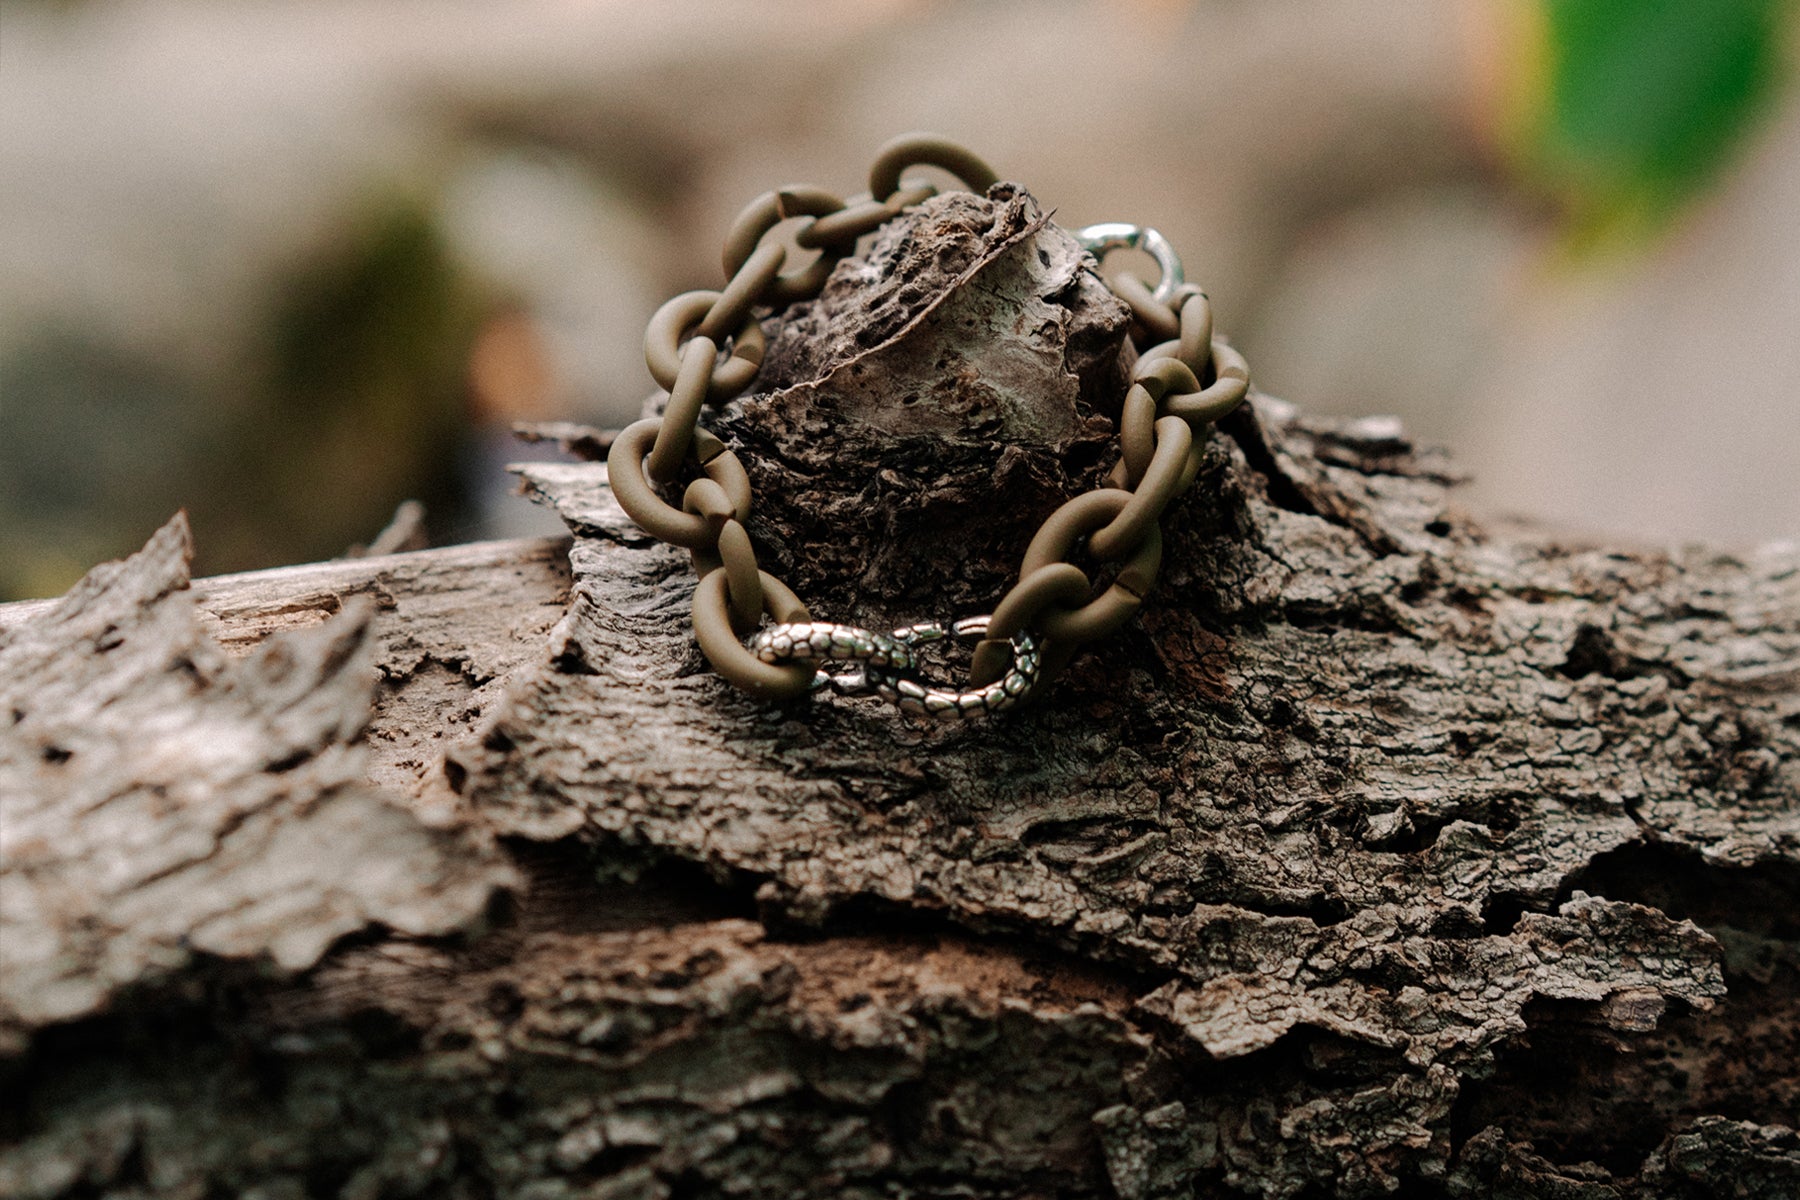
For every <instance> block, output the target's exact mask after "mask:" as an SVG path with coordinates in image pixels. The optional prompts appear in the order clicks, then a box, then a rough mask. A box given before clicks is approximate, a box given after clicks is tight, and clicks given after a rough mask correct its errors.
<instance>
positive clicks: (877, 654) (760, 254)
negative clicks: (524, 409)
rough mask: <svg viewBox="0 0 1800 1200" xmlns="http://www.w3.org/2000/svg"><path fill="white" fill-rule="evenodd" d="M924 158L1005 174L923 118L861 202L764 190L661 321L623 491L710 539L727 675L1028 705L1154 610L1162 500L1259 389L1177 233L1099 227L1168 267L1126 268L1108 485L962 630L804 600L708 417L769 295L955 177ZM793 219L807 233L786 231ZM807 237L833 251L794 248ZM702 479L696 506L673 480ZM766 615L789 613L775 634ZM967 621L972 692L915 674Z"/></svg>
mask: <svg viewBox="0 0 1800 1200" xmlns="http://www.w3.org/2000/svg"><path fill="white" fill-rule="evenodd" d="M914 167H934V168H937V169H939V170H942V171H946V172H948V173H949V174H951V175H953V176H955V177H956V178H957V179H958V180H959V181H961V183H962V184H963V185H964V186H965V187H968V188H969V189H971V190H973V191H976V192H983V191H986V190H987V188H988V187H989V186H991V185H992V184H993V183H994V182H995V180H996V178H997V177H996V175H995V174H994V172H993V170H992V168H990V167H989V166H988V165H987V163H985V162H984V161H982V160H981V159H980V158H979V157H978V156H976V155H975V154H974V153H973V152H972V151H970V150H968V149H967V148H965V147H963V146H960V145H958V144H957V143H955V142H951V141H948V140H946V139H943V138H940V137H935V136H933V135H929V134H908V135H906V136H903V137H899V138H895V139H894V140H893V141H891V142H889V143H888V144H887V145H885V146H883V147H882V148H881V149H880V150H879V151H878V152H877V153H876V156H875V161H874V164H873V165H872V166H871V167H870V170H869V191H868V193H867V194H866V195H861V196H852V197H850V198H848V199H843V198H840V197H839V196H837V195H836V194H835V193H832V192H827V191H825V190H823V189H821V188H816V187H810V186H792V187H786V188H781V189H778V190H776V191H772V192H767V193H764V194H763V195H761V196H758V197H757V198H756V199H755V200H753V201H751V202H750V204H748V205H747V206H746V207H745V208H744V210H743V211H742V212H740V213H739V214H738V216H737V218H736V219H735V220H734V221H733V222H732V224H731V228H730V231H729V232H728V233H727V234H726V237H725V245H724V251H723V255H722V261H723V264H724V268H725V285H724V287H723V289H721V290H720V291H716V292H715V291H695V292H684V293H682V294H681V295H679V296H676V297H675V298H674V299H672V300H670V301H669V302H668V303H666V304H664V305H663V306H662V307H661V308H660V309H658V310H657V312H656V315H655V316H654V317H652V318H651V320H650V324H649V327H648V328H647V329H646V330H645V332H644V360H645V363H646V365H647V366H648V367H649V369H650V374H651V376H652V377H653V378H654V379H655V380H656V382H657V384H658V385H659V386H660V387H662V388H663V389H664V397H663V413H662V415H661V416H660V417H649V418H646V419H644V420H642V421H638V422H635V423H634V424H632V425H629V426H627V427H626V428H625V430H624V431H623V432H622V433H620V434H619V436H618V437H617V438H616V439H615V440H614V441H613V444H612V448H611V450H610V452H609V453H608V455H607V472H608V477H609V479H610V481H611V485H612V490H613V494H614V495H615V497H616V498H617V499H618V501H619V505H620V507H621V508H623V509H624V510H625V512H626V513H627V515H629V516H630V517H631V518H632V520H634V521H636V522H637V523H638V524H639V525H640V526H642V527H643V528H644V529H645V531H647V532H648V533H650V534H651V535H652V536H654V537H656V538H658V539H660V540H662V541H664V542H667V543H669V544H671V545H675V546H681V547H684V548H685V549H687V550H689V551H690V552H691V553H692V556H693V560H694V569H695V571H696V572H697V573H698V575H699V577H700V581H699V584H698V585H697V586H696V587H695V589H694V603H693V620H694V634H695V638H696V640H697V641H698V642H699V644H700V649H701V650H702V652H704V653H705V655H706V657H707V659H708V661H710V662H711V663H712V665H713V668H714V669H715V670H717V671H718V672H719V674H720V675H722V676H724V677H725V678H726V679H727V680H728V681H730V682H731V683H732V684H734V685H736V686H737V687H739V688H741V689H743V690H744V691H747V692H749V693H751V694H752V695H755V696H759V697H763V698H766V699H787V698H791V697H794V696H799V695H802V694H804V693H806V692H808V691H811V690H813V689H815V688H817V687H819V686H820V685H821V684H822V683H825V682H829V683H832V684H834V685H836V686H840V687H842V686H845V685H844V683H843V681H842V680H841V679H839V678H837V677H832V676H829V675H828V674H826V673H825V672H823V671H821V670H820V669H819V665H820V664H821V663H824V662H848V663H853V664H856V665H858V666H859V667H860V668H861V669H860V672H858V673H857V674H856V675H854V676H853V677H852V678H853V680H854V683H855V684H857V685H860V686H862V687H866V688H868V689H870V690H873V691H874V692H875V693H876V694H878V695H881V696H884V697H886V698H887V699H889V700H891V701H893V702H894V703H895V704H896V705H898V706H899V707H900V708H901V709H902V710H903V711H907V712H914V713H921V714H926V715H932V716H955V717H961V716H968V715H971V714H974V713H983V712H998V711H1001V710H1003V709H1006V708H1009V707H1011V706H1013V705H1015V704H1018V703H1019V702H1021V701H1022V700H1024V699H1026V698H1027V697H1028V696H1029V695H1030V694H1031V693H1032V691H1033V690H1034V689H1035V688H1037V687H1039V686H1041V685H1042V684H1043V683H1044V682H1046V681H1048V680H1049V679H1050V678H1052V677H1053V676H1054V675H1055V674H1056V672H1057V671H1058V670H1060V669H1061V667H1062V666H1063V665H1066V664H1067V663H1068V661H1069V660H1070V658H1072V657H1073V655H1074V654H1075V652H1076V651H1077V650H1078V649H1079V648H1080V647H1081V646H1082V645H1083V644H1085V643H1087V642H1090V641H1094V640H1096V639H1098V638H1103V637H1107V636H1109V635H1111V634H1112V633H1114V632H1116V631H1117V630H1118V629H1119V628H1120V627H1121V626H1123V625H1124V624H1125V623H1126V622H1127V621H1129V620H1130V619H1131V616H1132V614H1133V613H1135V612H1136V611H1137V608H1138V605H1139V604H1141V603H1142V601H1143V597H1144V594H1145V593H1146V592H1147V591H1148V590H1149V589H1150V587H1151V585H1152V584H1154V583H1155V581H1156V574H1157V570H1158V568H1159V567H1160V565H1161V562H1162V531H1161V520H1162V515H1163V513H1164V512H1165V511H1166V510H1167V508H1168V506H1169V504H1170V503H1171V502H1172V501H1173V500H1174V499H1175V498H1176V497H1177V496H1179V495H1181V494H1182V493H1183V492H1185V491H1186V490H1187V489H1188V488H1189V487H1190V486H1192V484H1193V482H1194V479H1195V477H1196V475H1197V474H1198V472H1199V469H1200V463H1201V457H1202V455H1203V452H1204V447H1205V442H1206V434H1207V431H1208V429H1209V428H1210V426H1211V424H1212V423H1213V422H1214V421H1216V420H1218V419H1219V418H1220V417H1223V416H1224V415H1225V414H1227V413H1229V412H1230V411H1231V410H1232V409H1234V408H1236V407H1237V406H1238V405H1239V404H1240V403H1242V402H1243V399H1244V396H1245V395H1246V394H1247V392H1248V390H1249V385H1250V371H1249V367H1248V366H1247V365H1246V364H1245V362H1244V359H1243V356H1242V355H1240V354H1238V353H1237V352H1236V351H1235V350H1233V349H1231V347H1229V346H1227V345H1225V344H1224V343H1223V342H1221V341H1219V340H1217V339H1216V338H1215V337H1214V336H1213V319H1212V305H1211V302H1210V301H1209V300H1208V299H1207V297H1206V293H1205V292H1202V291H1201V290H1200V289H1199V288H1197V287H1195V286H1194V285H1192V284H1190V283H1187V282H1186V281H1185V280H1184V279H1183V277H1182V271H1181V262H1180V259H1179V258H1178V257H1177V256H1176V254H1175V251H1174V248H1173V247H1172V246H1170V244H1169V242H1168V241H1167V239H1165V238H1164V237H1163V236H1162V235H1161V234H1159V233H1157V232H1156V231H1155V230H1153V229H1147V228H1144V227H1141V226H1136V225H1124V224H1116V223H1114V224H1105V225H1094V226H1090V227H1088V228H1087V229H1084V230H1081V231H1080V232H1079V233H1078V234H1077V238H1078V240H1079V241H1080V242H1081V244H1082V247H1083V248H1084V249H1086V250H1088V251H1089V252H1090V253H1092V254H1094V255H1095V256H1096V257H1097V258H1104V256H1105V255H1106V254H1107V253H1108V252H1109V251H1111V250H1113V249H1119V248H1126V249H1136V250H1142V251H1144V252H1146V253H1148V254H1149V255H1150V256H1151V257H1152V258H1153V259H1154V260H1155V261H1156V263H1157V266H1158V268H1159V271H1160V274H1161V278H1160V279H1158V280H1157V282H1156V283H1155V284H1149V283H1146V282H1144V281H1143V280H1141V279H1139V278H1137V277H1136V276H1134V275H1130V274H1124V273H1121V274H1118V275H1115V276H1114V277H1112V278H1111V279H1110V280H1109V284H1110V286H1111V288H1112V290H1113V292H1114V294H1115V295H1117V296H1118V297H1119V298H1120V299H1121V300H1123V301H1124V302H1125V304H1126V306H1127V307H1128V308H1129V309H1130V310H1131V313H1132V325H1133V342H1134V344H1135V345H1136V346H1137V349H1138V357H1137V362H1136V364H1135V365H1134V366H1133V368H1132V372H1131V387H1130V390H1129V391H1128V392H1127V394H1126V397H1125V402H1124V406H1123V408H1122V410H1121V413H1120V418H1119V446H1120V455H1119V461H1118V463H1117V464H1116V465H1115V466H1114V467H1113V469H1112V472H1111V474H1110V475H1109V476H1108V477H1107V481H1106V483H1105V484H1104V485H1103V486H1102V487H1100V488H1098V489H1096V490H1095V491H1092V492H1088V493H1086V494H1085V495H1081V496H1077V497H1075V498H1074V499H1073V500H1070V501H1069V502H1067V503H1066V504H1064V505H1062V506H1061V507H1059V508H1058V509H1057V510H1056V511H1055V512H1053V513H1051V514H1050V516H1049V517H1048V518H1047V519H1046V520H1045V521H1044V524H1043V525H1042V526H1041V527H1040V528H1039V530H1038V532H1037V534H1036V535H1035V536H1034V537H1033V538H1032V540H1031V544H1030V546H1029V547H1028V548H1027V549H1026V551H1025V555H1024V558H1023V560H1022V562H1021V564H1020V568H1019V577H1018V582H1017V583H1015V584H1014V586H1013V587H1012V588H1011V589H1010V590H1009V591H1008V592H1007V593H1006V595H1005V596H1004V597H1002V598H1001V600H1000V603H999V604H998V605H997V606H996V607H995V609H994V613H993V615H992V616H991V617H973V618H969V619H967V620H965V621H961V622H958V623H957V625H956V626H955V627H954V629H953V630H946V629H944V628H943V627H942V626H939V625H935V624H929V623H928V624H922V625H914V626H908V627H907V628H905V629H901V630H895V631H894V632H893V633H890V634H882V633H873V632H871V631H869V630H865V629H859V628H856V627H855V626H850V625H837V624H832V623H830V622H817V621H814V620H813V619H812V615H811V613H810V612H808V610H807V608H806V605H805V604H803V603H802V602H801V601H800V599H799V597H797V596H796V595H794V593H793V592H792V591H791V590H790V589H789V588H788V587H787V586H786V585H785V584H783V583H782V582H781V581H780V580H778V579H776V578H775V577H774V576H772V575H770V574H769V573H768V572H767V571H764V570H762V569H761V568H760V567H759V566H758V564H757V560H756V551H755V548H754V547H753V546H752V545H751V542H750V535H749V533H748V531H747V529H746V525H747V523H748V521H749V518H750V508H751V493H750V480H749V477H748V475H747V474H746V473H745V471H744V468H743V465H742V464H741V463H740V462H739V461H738V459H737V456H736V455H735V454H733V453H732V452H731V451H730V450H729V449H727V448H726V447H725V445H724V444H723V443H722V442H720V441H719V439H718V438H717V437H715V436H714V435H713V434H711V433H709V432H708V431H707V430H706V429H705V428H703V427H702V426H701V425H700V417H701V414H702V411H703V410H704V409H705V407H706V406H707V405H718V404H723V403H725V402H726V401H728V400H731V399H733V398H734V397H736V396H738V395H740V394H742V393H743V392H744V390H745V389H747V388H748V387H749V386H750V385H751V383H753V382H754V381H755V379H756V376H757V373H758V371H760V370H761V368H762V361H763V354H764V351H765V350H766V348H767V347H766V343H765V340H764V337H763V332H762V325H761V322H760V320H759V319H758V317H757V315H756V314H757V310H758V309H759V308H769V307H778V306H781V305H785V304H791V303H794V302H796V301H800V300H808V299H811V298H813V297H815V296H817V295H818V293H819V291H820V289H822V288H823V287H824V286H825V281H826V280H827V279H828V278H829V277H830V274H831V271H832V268H833V267H834V266H836V264H837V262H838V260H839V259H841V258H843V257H844V256H845V255H847V254H850V253H851V252H852V251H854V249H855V247H856V243H857V241H858V240H859V239H861V238H863V237H865V236H867V235H868V234H871V233H873V232H875V231H876V230H877V229H879V228H881V227H882V226H883V225H885V224H887V223H888V222H889V221H891V220H893V219H894V218H895V217H896V216H898V215H899V214H900V213H901V212H903V211H904V210H906V209H907V208H910V207H913V206H914V205H917V204H920V203H923V202H924V201H925V200H928V199H930V198H931V197H932V196H934V195H936V194H937V188H936V187H935V186H934V185H933V184H931V183H929V182H924V181H919V180H911V181H909V180H906V179H905V178H904V176H905V174H906V172H907V171H909V170H911V169H912V168H914ZM790 222H791V223H792V225H791V227H790V230H789V231H788V236H789V238H790V239H791V242H792V247H791V249H790V247H789V246H788V245H785V244H783V242H782V241H781V240H780V238H779V236H778V235H779V234H780V233H781V232H782V229H781V227H782V226H784V225H788V224H789V223H790ZM792 251H799V252H800V253H802V254H806V253H811V254H813V255H814V257H813V258H812V260H811V261H810V262H806V263H803V264H801V265H798V266H795V265H791V258H792ZM684 477H686V478H687V483H686V485H685V488H684V490H683V494H682V498H681V504H680V506H679V507H677V506H675V505H674V504H672V503H670V502H669V501H668V500H667V499H665V498H664V496H663V495H662V494H661V492H659V488H660V489H672V488H674V487H675V486H676V485H678V484H680V482H681V480H682V479H683V478H684ZM1082 547H1085V550H1084V551H1083V550H1082ZM1078 553H1082V554H1083V556H1084V557H1085V558H1087V559H1088V560H1090V561H1092V562H1093V563H1095V564H1097V565H1098V566H1099V568H1100V569H1101V571H1100V573H1101V577H1102V582H1104V583H1105V586H1104V587H1103V588H1101V589H1100V590H1099V591H1098V593H1096V591H1095V585H1094V583H1093V580H1092V578H1091V577H1090V575H1089V573H1088V571H1086V570H1084V569H1083V568H1082V567H1080V566H1078V565H1077V564H1076V563H1074V562H1072V561H1070V560H1071V558H1072V557H1074V556H1076V555H1077V554H1078ZM1108 574H1110V579H1107V578H1106V576H1107V575H1108ZM765 615H766V616H768V617H769V618H771V619H772V620H773V621H774V624H773V625H772V626H769V627H766V628H763V629H761V630H760V631H758V629H757V627H758V626H759V625H760V624H761V623H762V619H763V617H764V616H765ZM951 632H955V633H957V634H960V635H972V636H977V637H979V638H980V639H981V640H980V641H979V643H978V644H977V645H976V647H975V651H974V658H973V661H972V663H971V667H970V679H969V685H968V687H967V688H965V689H962V690H956V689H949V688H938V687H932V686H930V685H927V684H925V683H922V682H921V681H919V680H918V679H917V678H916V675H917V672H918V668H919V664H918V661H917V657H916V655H915V654H914V647H916V646H918V645H920V644H922V643H924V642H928V641H934V640H937V639H939V638H942V637H946V636H949V635H950V633H951ZM747 635H753V636H751V637H750V641H749V643H748V644H747V645H746V644H745V642H744V641H743V640H742V639H743V638H744V637H745V636H747Z"/></svg>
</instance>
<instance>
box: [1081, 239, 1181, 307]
mask: <svg viewBox="0 0 1800 1200" xmlns="http://www.w3.org/2000/svg"><path fill="white" fill-rule="evenodd" d="M1075 240H1076V241H1077V242H1080V243H1081V248H1082V249H1083V250H1086V251H1087V252H1088V253H1089V254H1091V255H1093V256H1094V258H1095V259H1096V260H1099V259H1104V258H1105V257H1106V254H1107V251H1109V250H1142V251H1143V252H1144V253H1145V254H1148V255H1149V256H1150V257H1151V258H1153V259H1155V260H1156V265H1157V267H1158V268H1160V269H1161V271H1162V279H1160V280H1159V281H1158V282H1157V284H1156V286H1155V287H1154V288H1152V289H1151V291H1150V294H1151V295H1152V296H1154V297H1155V298H1156V302H1157V303H1158V304H1168V303H1170V302H1171V301H1173V300H1174V299H1175V292H1176V289H1178V288H1180V287H1181V285H1182V284H1184V283H1186V282H1187V273H1186V272H1185V271H1183V270H1182V269H1181V259H1179V258H1177V257H1176V255H1175V247H1174V246H1172V245H1170V244H1169V239H1168V238H1166V237H1164V236H1163V235H1162V234H1160V233H1158V232H1156V230H1154V229H1151V228H1150V227H1149V226H1148V225H1127V224H1125V223H1124V222H1122V221H1108V222H1105V223H1104V224H1100V225H1089V226H1088V227H1087V228H1086V229H1083V230H1080V231H1079V232H1077V233H1076V234H1075Z"/></svg>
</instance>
